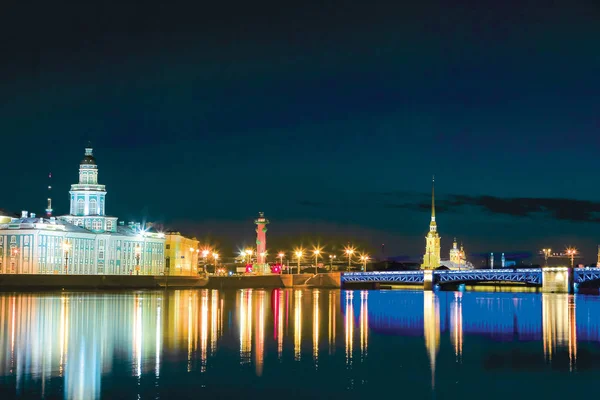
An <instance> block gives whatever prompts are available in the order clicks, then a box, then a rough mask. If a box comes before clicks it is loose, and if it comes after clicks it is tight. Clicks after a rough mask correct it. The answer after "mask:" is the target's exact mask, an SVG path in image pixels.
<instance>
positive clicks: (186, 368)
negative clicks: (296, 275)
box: [0, 289, 600, 399]
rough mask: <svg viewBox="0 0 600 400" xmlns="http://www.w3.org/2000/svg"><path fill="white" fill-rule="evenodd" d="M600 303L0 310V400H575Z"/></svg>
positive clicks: (443, 298)
mask: <svg viewBox="0 0 600 400" xmlns="http://www.w3.org/2000/svg"><path fill="white" fill-rule="evenodd" d="M598 376H600V297H597V296H576V297H573V296H568V295H555V294H552V295H550V294H548V295H546V294H536V293H476V292H466V293H460V292H438V293H431V292H426V293H424V292H421V291H414V292H413V291H340V290H279V289H275V290H241V291H217V290H178V291H168V292H163V291H160V292H153V291H151V292H126V293H123V292H121V293H59V294H56V293H36V294H31V293H27V294H2V295H0V398H1V399H10V398H47V399H51V398H59V399H62V398H66V399H94V398H110V399H135V398H141V399H159V398H162V399H166V398H174V399H183V398H238V399H239V398H257V396H270V397H269V398H286V399H287V398H310V397H317V398H345V399H352V398H364V397H365V396H371V397H373V396H387V397H392V396H393V397H395V398H399V397H410V398H440V399H444V398H447V399H450V398H462V399H480V398H487V399H501V398H508V397H511V398H527V397H529V398H533V397H535V398H549V399H553V398H557V399H558V398H560V399H564V398H567V397H569V398H571V397H573V398H575V397H580V398H584V397H588V396H590V395H591V394H593V393H595V390H594V383H595V382H596V381H597V379H598Z"/></svg>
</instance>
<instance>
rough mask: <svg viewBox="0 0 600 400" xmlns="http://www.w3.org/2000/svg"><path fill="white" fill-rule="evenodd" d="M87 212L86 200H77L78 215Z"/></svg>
mask: <svg viewBox="0 0 600 400" xmlns="http://www.w3.org/2000/svg"><path fill="white" fill-rule="evenodd" d="M84 212H85V202H84V201H83V199H79V200H77V215H83V213H84Z"/></svg>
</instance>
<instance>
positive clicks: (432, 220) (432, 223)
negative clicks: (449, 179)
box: [429, 175, 436, 232]
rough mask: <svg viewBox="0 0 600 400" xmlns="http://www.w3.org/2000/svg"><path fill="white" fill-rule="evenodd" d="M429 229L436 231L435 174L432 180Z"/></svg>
mask: <svg viewBox="0 0 600 400" xmlns="http://www.w3.org/2000/svg"><path fill="white" fill-rule="evenodd" d="M429 231H430V232H435V231H436V223H435V175H434V176H433V178H432V180H431V223H430V224H429Z"/></svg>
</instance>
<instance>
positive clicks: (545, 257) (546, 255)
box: [542, 249, 552, 267]
mask: <svg viewBox="0 0 600 400" xmlns="http://www.w3.org/2000/svg"><path fill="white" fill-rule="evenodd" d="M542 251H543V252H544V264H545V266H546V267H547V266H548V257H550V254H552V249H542Z"/></svg>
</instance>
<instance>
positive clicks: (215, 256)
mask: <svg viewBox="0 0 600 400" xmlns="http://www.w3.org/2000/svg"><path fill="white" fill-rule="evenodd" d="M212 256H213V258H214V259H215V273H216V272H217V264H218V263H219V253H212Z"/></svg>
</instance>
